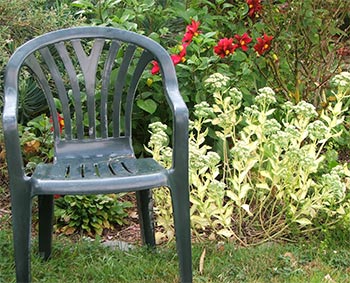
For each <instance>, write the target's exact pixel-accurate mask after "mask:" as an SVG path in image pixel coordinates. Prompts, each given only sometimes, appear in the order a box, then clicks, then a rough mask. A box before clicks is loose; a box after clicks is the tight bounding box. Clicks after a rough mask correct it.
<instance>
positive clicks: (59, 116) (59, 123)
mask: <svg viewBox="0 0 350 283" xmlns="http://www.w3.org/2000/svg"><path fill="white" fill-rule="evenodd" d="M57 118H58V125H59V126H60V133H61V134H62V130H63V128H64V119H63V117H62V116H61V115H60V113H57ZM50 123H51V124H52V123H53V120H52V117H50ZM51 131H53V127H51Z"/></svg>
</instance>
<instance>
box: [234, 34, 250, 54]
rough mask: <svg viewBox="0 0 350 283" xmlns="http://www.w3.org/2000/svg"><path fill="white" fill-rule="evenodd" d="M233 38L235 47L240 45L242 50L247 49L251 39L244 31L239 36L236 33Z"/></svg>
mask: <svg viewBox="0 0 350 283" xmlns="http://www.w3.org/2000/svg"><path fill="white" fill-rule="evenodd" d="M235 40H236V42H237V44H236V48H239V47H240V48H242V50H243V51H247V50H248V46H247V44H248V43H250V42H251V41H252V39H251V38H250V37H249V35H248V34H247V33H244V34H243V35H242V36H240V35H239V34H236V35H235Z"/></svg>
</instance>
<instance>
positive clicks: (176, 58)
mask: <svg viewBox="0 0 350 283" xmlns="http://www.w3.org/2000/svg"><path fill="white" fill-rule="evenodd" d="M188 45H189V43H184V44H182V45H181V46H179V50H180V52H179V54H173V55H171V59H172V60H173V63H174V65H177V64H179V63H183V62H185V61H186V59H185V56H186V48H187V46H188Z"/></svg>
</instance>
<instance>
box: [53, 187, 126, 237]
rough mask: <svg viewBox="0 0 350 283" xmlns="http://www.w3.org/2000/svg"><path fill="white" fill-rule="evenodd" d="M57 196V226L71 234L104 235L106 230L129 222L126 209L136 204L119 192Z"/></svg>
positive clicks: (65, 232) (61, 230)
mask: <svg viewBox="0 0 350 283" xmlns="http://www.w3.org/2000/svg"><path fill="white" fill-rule="evenodd" d="M56 197H57V199H56V200H55V217H56V228H57V230H58V231H60V232H62V233H64V234H67V235H70V234H73V233H74V232H84V233H86V234H88V235H101V234H102V232H103V229H114V226H115V225H123V224H125V220H126V216H128V214H127V211H126V209H127V208H130V207H131V206H132V204H131V202H129V201H125V200H123V201H121V199H120V195H116V194H109V195H89V196H85V195H78V196H71V195H67V196H60V197H59V196H56Z"/></svg>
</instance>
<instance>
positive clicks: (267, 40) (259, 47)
mask: <svg viewBox="0 0 350 283" xmlns="http://www.w3.org/2000/svg"><path fill="white" fill-rule="evenodd" d="M272 39H273V36H268V35H267V34H266V33H264V35H263V37H258V38H257V39H256V40H257V41H258V43H257V44H255V45H254V49H255V51H256V52H258V54H259V55H262V54H263V53H265V52H266V51H267V50H268V49H269V48H270V47H271V41H272Z"/></svg>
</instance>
